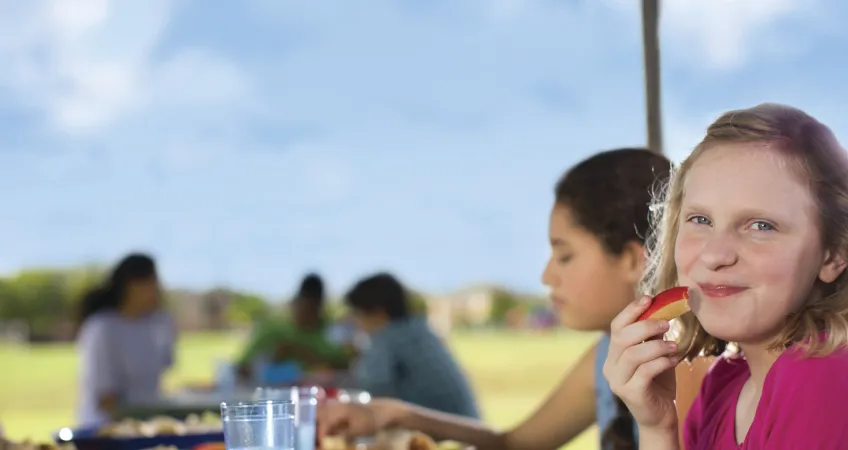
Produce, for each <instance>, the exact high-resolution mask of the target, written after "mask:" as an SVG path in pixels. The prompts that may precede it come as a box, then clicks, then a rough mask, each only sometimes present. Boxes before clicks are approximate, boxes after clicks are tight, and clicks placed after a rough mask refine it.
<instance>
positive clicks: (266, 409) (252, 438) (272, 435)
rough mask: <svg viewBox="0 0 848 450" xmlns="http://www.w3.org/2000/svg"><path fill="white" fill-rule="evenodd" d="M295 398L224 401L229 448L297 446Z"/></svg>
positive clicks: (287, 449)
mask: <svg viewBox="0 0 848 450" xmlns="http://www.w3.org/2000/svg"><path fill="white" fill-rule="evenodd" d="M294 417H295V406H294V403H293V402H292V401H291V400H260V401H252V402H224V403H221V419H222V420H223V422H224V442H225V445H226V448H227V450H294V440H295V424H294Z"/></svg>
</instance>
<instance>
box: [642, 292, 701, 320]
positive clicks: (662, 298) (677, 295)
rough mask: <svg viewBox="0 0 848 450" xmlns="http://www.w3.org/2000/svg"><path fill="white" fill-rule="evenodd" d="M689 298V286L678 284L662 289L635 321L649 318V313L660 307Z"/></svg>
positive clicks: (651, 313)
mask: <svg viewBox="0 0 848 450" xmlns="http://www.w3.org/2000/svg"><path fill="white" fill-rule="evenodd" d="M686 300H689V288H688V287H686V286H678V287H673V288H671V289H668V290H666V291H662V292H660V293H659V294H657V295H656V296H655V297H654V300H653V301H652V302H651V306H650V307H648V310H647V311H645V312H643V313H642V315H641V316H639V318H638V319H636V321H637V322H638V321H640V320H645V319H650V318H651V315H653V314H654V313H655V312H657V311H659V310H660V309H662V308H664V307H666V306H668V305H670V304H672V303H674V302H679V301H686Z"/></svg>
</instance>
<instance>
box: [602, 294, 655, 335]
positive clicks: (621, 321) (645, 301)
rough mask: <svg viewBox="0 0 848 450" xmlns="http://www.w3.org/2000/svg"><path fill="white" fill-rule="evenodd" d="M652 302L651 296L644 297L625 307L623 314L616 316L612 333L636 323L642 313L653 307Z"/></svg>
mask: <svg viewBox="0 0 848 450" xmlns="http://www.w3.org/2000/svg"><path fill="white" fill-rule="evenodd" d="M652 300H653V299H652V298H651V297H650V296H648V295H645V296H642V298H640V299H639V300H636V301H635V302H632V303H630V304H629V305H627V306H625V307H624V309H623V310H621V312H620V313H618V315H617V316H615V319H613V320H612V323H611V324H610V331H611V332H612V333H615V332H616V331H617V330H620V329H622V328H624V327H626V326H627V325H630V324H631V323H633V322H635V321H636V319H638V318H639V316H640V315H642V313H643V312H645V311H646V310H647V309H648V307H649V306H651V301H652Z"/></svg>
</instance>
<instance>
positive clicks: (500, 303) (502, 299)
mask: <svg viewBox="0 0 848 450" xmlns="http://www.w3.org/2000/svg"><path fill="white" fill-rule="evenodd" d="M521 305H522V302H521V300H520V299H519V298H518V297H517V296H516V295H515V294H513V293H511V292H510V291H508V290H506V289H500V288H498V289H495V290H494V291H492V308H491V309H490V310H489V322H490V323H492V324H495V325H503V324H504V323H505V322H506V320H507V315H508V314H509V313H510V311H513V310H514V309H515V308H517V307H520V306H521Z"/></svg>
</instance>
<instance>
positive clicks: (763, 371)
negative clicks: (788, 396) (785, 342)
mask: <svg viewBox="0 0 848 450" xmlns="http://www.w3.org/2000/svg"><path fill="white" fill-rule="evenodd" d="M739 347H740V348H741V349H742V354H743V355H744V356H745V361H747V362H748V369H749V370H750V371H751V381H752V382H753V383H754V386H756V387H757V390H758V391H759V390H761V389H762V387H763V385H764V384H765V382H766V375H768V372H769V370H770V369H771V366H772V365H774V362H775V361H777V358H778V357H780V354H781V353H782V352H779V351H774V350H768V349H767V347H768V345H766V344H740V345H739Z"/></svg>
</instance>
